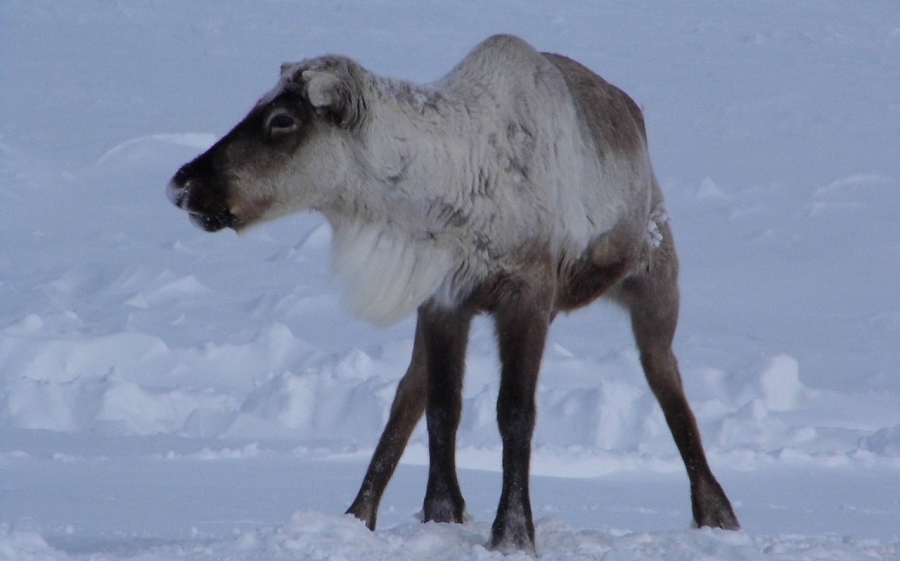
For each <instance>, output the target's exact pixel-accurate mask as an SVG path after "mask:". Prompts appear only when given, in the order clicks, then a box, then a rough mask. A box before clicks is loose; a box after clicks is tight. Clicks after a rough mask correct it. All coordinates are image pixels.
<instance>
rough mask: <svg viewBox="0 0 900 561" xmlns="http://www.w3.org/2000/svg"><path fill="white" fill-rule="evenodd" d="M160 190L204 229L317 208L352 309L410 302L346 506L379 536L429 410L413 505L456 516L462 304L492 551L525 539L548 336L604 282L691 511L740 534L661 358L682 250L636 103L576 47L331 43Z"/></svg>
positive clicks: (674, 369)
mask: <svg viewBox="0 0 900 561" xmlns="http://www.w3.org/2000/svg"><path fill="white" fill-rule="evenodd" d="M168 196H169V198H170V199H171V200H172V202H174V203H175V204H176V205H178V206H179V207H181V208H182V209H184V210H186V211H187V212H188V213H189V214H190V217H191V219H192V220H193V221H194V222H195V223H196V224H197V225H199V226H201V227H202V228H204V229H206V230H208V231H211V232H212V231H216V230H220V229H222V228H232V229H234V230H236V231H240V230H243V229H245V228H247V227H249V226H252V225H254V224H258V223H260V222H262V221H265V220H269V219H272V218H275V217H278V216H282V215H285V214H288V213H291V212H295V211H300V210H314V211H318V212H321V213H322V214H323V215H324V216H325V217H326V219H327V220H328V222H329V223H330V225H331V227H332V228H333V232H334V236H333V263H332V264H333V268H334V271H335V273H336V277H337V278H338V279H339V281H340V284H341V288H342V290H343V294H344V296H345V300H346V302H347V304H348V305H349V307H350V308H351V309H352V310H353V311H354V312H355V313H356V314H358V315H359V316H361V317H363V318H366V319H368V320H371V321H374V322H377V323H391V322H394V321H397V320H399V319H401V318H403V317H405V316H407V315H408V314H410V313H412V312H413V311H414V310H416V311H417V314H418V323H417V324H416V332H415V343H414V347H413V353H412V360H411V363H410V365H409V369H408V370H407V372H406V374H405V375H404V376H403V378H402V379H401V381H400V384H399V387H398V388H397V393H396V396H395V397H394V402H393V405H392V407H391V411H390V417H389V420H388V422H387V426H386V427H385V429H384V433H383V434H382V436H381V440H380V442H379V443H378V446H377V448H376V450H375V453H374V455H373V457H372V460H371V463H370V465H369V468H368V471H367V473H366V475H365V478H364V480H363V483H362V487H361V489H360V490H359V494H358V495H357V497H356V499H355V500H354V501H353V503H352V505H351V506H350V509H349V510H348V512H349V513H352V514H353V515H355V516H356V517H358V518H359V519H361V520H362V521H364V522H365V524H366V525H367V526H368V527H369V528H370V529H374V527H375V519H376V514H377V510H378V504H379V501H380V499H381V496H382V494H383V492H384V490H385V488H386V486H387V484H388V481H389V480H390V478H391V475H392V474H393V472H394V469H395V468H396V466H397V462H398V460H399V458H400V456H401V454H402V452H403V450H404V448H405V446H406V444H407V441H408V439H409V436H410V433H411V432H412V430H413V428H414V427H415V425H416V424H417V423H418V422H419V420H420V418H421V417H422V414H423V412H424V414H425V418H426V422H427V428H428V445H429V461H430V466H429V472H428V485H427V488H426V491H425V501H424V508H423V516H424V520H425V521H436V522H462V520H463V517H464V511H465V502H464V500H463V497H462V494H461V492H460V489H459V483H458V482H457V476H456V463H455V447H456V432H457V428H458V426H459V421H460V412H461V408H462V398H461V390H462V382H463V373H464V365H465V360H464V359H465V353H466V344H467V339H468V333H469V327H470V324H471V322H472V318H473V316H475V315H476V314H479V313H488V314H490V315H492V316H493V318H494V321H495V326H496V338H497V344H498V346H499V356H500V360H501V364H502V370H501V374H500V389H499V396H498V399H497V422H498V424H499V429H500V435H501V438H502V442H503V484H502V492H501V495H500V503H499V506H498V508H497V514H496V519H495V520H494V523H493V527H492V534H491V539H490V544H489V545H490V547H492V548H495V549H499V550H501V551H514V550H525V551H530V552H534V551H535V545H534V543H535V542H534V524H533V522H532V513H531V504H530V499H529V461H530V453H531V439H532V433H533V429H534V421H535V389H536V386H537V379H538V371H539V369H540V364H541V357H542V354H543V351H544V344H545V341H546V338H547V332H548V329H549V327H550V324H551V323H552V322H553V319H554V318H555V317H556V315H557V314H558V313H559V312H568V311H571V310H574V309H576V308H580V307H582V306H585V305H587V304H589V303H590V302H592V301H594V300H595V299H597V298H598V297H600V296H602V295H607V296H609V297H610V298H612V299H613V300H614V301H615V302H617V303H619V304H621V305H622V306H623V307H624V308H625V309H626V310H627V311H628V312H629V313H630V315H631V324H632V329H633V332H634V337H635V339H636V341H637V346H638V348H639V350H640V359H641V364H642V366H643V369H644V372H645V374H646V377H647V380H648V381H649V383H650V388H651V389H652V391H653V393H654V395H655V396H656V398H657V399H658V401H659V403H660V405H661V406H662V410H663V412H664V413H665V418H666V421H667V422H668V425H669V428H670V429H671V431H672V435H673V437H674V439H675V443H676V444H677V446H678V450H679V452H680V453H681V456H682V458H683V460H684V464H685V466H686V468H687V473H688V477H689V480H690V487H691V502H692V507H693V516H694V522H695V523H696V524H697V525H698V526H712V527H719V528H727V529H736V528H738V527H739V526H738V521H737V518H736V517H735V515H734V512H733V510H732V508H731V504H730V503H729V501H728V499H727V497H726V496H725V493H724V492H723V490H722V488H721V486H720V485H719V483H718V482H717V481H716V479H715V477H714V476H713V473H712V471H711V470H710V468H709V464H708V463H707V460H706V457H705V454H704V452H703V447H702V444H701V440H700V433H699V431H698V429H697V423H696V421H695V419H694V415H693V413H692V412H691V409H690V407H689V405H688V403H687V400H686V399H685V396H684V391H683V389H682V382H681V377H680V374H679V370H678V364H677V361H676V358H675V356H674V354H673V353H672V339H673V336H674V333H675V325H676V322H677V317H678V299H679V297H678V287H677V274H678V261H677V257H676V253H675V245H674V242H673V239H672V232H671V229H670V227H669V224H668V220H667V216H666V213H665V207H664V203H663V195H662V193H661V191H660V188H659V184H658V182H657V180H656V177H655V176H654V173H653V170H652V167H651V165H650V159H649V155H648V149H647V135H646V131H645V128H644V119H643V116H642V114H641V110H640V109H639V108H638V106H637V105H636V104H635V103H634V101H632V99H631V98H630V97H628V95H626V94H625V93H624V92H622V91H621V90H619V89H618V88H616V87H615V86H613V85H611V84H609V83H607V82H606V81H604V80H603V79H602V78H600V77H599V76H597V75H596V74H594V73H593V72H591V71H590V70H588V69H587V68H586V67H584V66H582V65H581V64H579V63H578V62H575V61H573V60H571V59H569V58H566V57H564V56H561V55H557V54H551V53H541V52H538V51H536V50H535V49H534V48H532V47H531V46H530V45H528V44H527V43H526V42H525V41H523V40H521V39H518V38H516V37H512V36H508V35H498V36H494V37H491V38H489V39H487V40H486V41H484V42H483V43H481V44H480V45H478V46H477V47H476V48H475V49H474V50H473V51H472V52H471V53H470V54H469V55H467V56H466V57H465V58H464V59H463V60H462V62H460V63H459V64H458V65H457V66H456V67H455V68H454V69H453V70H451V71H450V73H449V74H447V75H446V76H444V77H443V78H441V79H440V80H438V81H436V82H434V83H431V84H427V85H417V84H413V83H409V82H405V81H399V80H393V79H387V78H382V77H379V76H376V75H374V74H372V73H371V72H369V71H367V70H366V69H364V68H363V67H362V66H360V65H359V64H357V63H356V62H354V61H352V60H350V59H348V58H344V57H340V56H324V57H320V58H313V59H308V60H304V61H302V62H298V63H295V64H284V65H282V67H281V78H280V80H279V82H278V84H277V85H276V86H275V88H274V89H272V90H271V91H270V92H269V93H267V94H266V95H265V96H264V97H263V98H262V99H260V100H259V102H258V103H257V104H256V106H255V107H254V108H253V109H252V110H251V111H250V113H249V114H248V115H247V116H246V117H245V118H244V120H242V121H241V122H240V123H239V124H238V125H237V126H235V128H234V129H233V130H232V131H231V132H229V133H228V134H227V135H226V136H225V137H223V138H222V139H221V140H220V141H219V142H217V143H216V144H215V145H214V146H213V147H212V148H210V149H209V150H208V151H207V152H206V153H204V154H202V155H200V156H199V157H197V158H196V159H195V160H193V161H192V162H190V163H188V164H186V165H185V166H183V167H182V168H181V169H180V170H178V172H177V173H176V174H175V176H174V177H173V179H172V181H171V183H170V185H169V188H168Z"/></svg>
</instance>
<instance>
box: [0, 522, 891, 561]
mask: <svg viewBox="0 0 900 561" xmlns="http://www.w3.org/2000/svg"><path fill="white" fill-rule="evenodd" d="M536 534H537V540H538V543H539V544H541V546H540V547H539V556H540V558H541V559H544V560H548V561H554V560H566V561H572V560H591V559H610V560H612V559H614V560H616V561H638V560H641V561H644V560H648V559H694V560H709V561H718V560H721V559H730V560H746V561H756V560H763V559H766V560H780V561H801V560H808V559H823V560H824V559H827V560H834V561H840V560H849V559H871V560H873V561H878V560H888V559H896V556H897V555H898V553H900V551H898V550H897V544H892V543H885V542H882V541H879V540H856V539H853V538H839V537H835V538H826V539H822V538H814V539H811V538H807V537H804V536H772V537H762V536H757V537H753V536H749V535H747V534H745V533H742V532H724V531H717V530H710V529H704V530H700V531H697V530H681V531H675V532H665V533H656V534H650V533H642V532H640V533H631V532H596V531H574V530H572V529H571V528H569V527H568V526H566V525H565V524H563V523H562V522H560V521H558V520H555V519H546V518H545V519H542V520H539V521H538V522H537V524H536ZM489 535H490V527H489V526H488V525H487V524H483V523H482V524H473V523H467V524H462V525H452V524H434V523H430V524H406V525H401V526H398V527H395V528H392V529H390V530H387V531H379V532H374V533H373V532H370V531H369V530H368V529H367V528H366V527H365V526H364V525H363V524H362V523H361V522H360V521H359V520H356V519H355V518H352V517H349V516H342V517H337V516H327V515H324V514H319V513H315V512H309V511H299V512H296V513H294V514H293V515H292V516H291V517H290V520H288V521H287V522H286V523H285V524H284V525H282V526H278V527H274V528H264V529H261V530H256V531H252V532H245V533H242V534H241V535H239V536H237V537H236V538H234V539H233V540H229V541H224V542H212V543H206V544H204V545H196V546H178V545H175V546H161V547H156V548H152V549H150V550H149V551H145V552H142V553H140V554H139V555H137V556H134V557H131V556H128V557H124V558H128V559H141V560H144V561H154V560H169V559H176V558H177V559H185V560H192V559H196V560H201V559H203V560H205V559H212V558H216V559H233V560H235V561H241V560H244V561H253V560H266V561H276V560H279V559H305V560H310V561H319V560H321V561H325V560H328V561H350V560H358V559H366V560H371V561H378V560H385V561H388V560H389V561H417V560H423V561H424V560H427V561H443V560H446V561H451V560H453V561H458V560H473V561H475V560H487V559H496V560H498V561H499V560H504V559H509V560H519V559H520V560H523V561H525V560H529V559H532V557H530V556H528V555H525V554H523V553H517V554H512V555H504V554H502V553H497V552H492V551H489V550H487V549H485V547H484V544H485V543H486V542H487V540H488V537H489ZM0 556H6V557H5V558H7V559H16V560H17V561H37V560H42V561H64V560H71V559H79V558H81V557H80V556H77V555H68V554H66V553H64V552H62V551H59V550H56V549H54V548H52V547H51V546H49V545H48V544H47V542H46V541H44V540H43V538H41V537H40V535H38V534H36V533H34V532H28V531H16V530H10V529H8V528H3V527H0ZM91 559H93V560H95V561H107V560H108V561H112V560H115V559H123V557H121V556H119V555H117V554H104V553H95V554H92V555H91Z"/></svg>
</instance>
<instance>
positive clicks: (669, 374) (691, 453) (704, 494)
mask: <svg viewBox="0 0 900 561" xmlns="http://www.w3.org/2000/svg"><path fill="white" fill-rule="evenodd" d="M660 230H661V232H660V233H661V234H662V235H663V242H662V245H660V247H658V248H656V250H654V252H653V255H652V258H651V261H650V264H649V268H648V269H647V270H646V271H640V272H637V273H635V274H633V275H632V276H630V277H628V278H627V279H625V280H624V281H623V282H622V284H621V288H620V289H619V291H618V295H617V296H618V299H619V300H620V302H622V303H623V304H625V305H626V307H627V308H628V309H629V311H630V312H631V324H632V328H633V330H634V336H635V339H636V340H637V345H638V349H639V350H640V356H641V364H642V366H643V368H644V373H645V374H646V376H647V381H648V382H649V383H650V388H651V389H652V390H653V393H654V395H655V396H656V399H657V400H658V401H659V404H660V406H661V407H662V410H663V413H664V414H665V417H666V422H667V423H668V425H669V429H670V430H671V431H672V436H673V437H674V438H675V444H676V445H677V446H678V451H679V452H680V453H681V457H682V459H683V460H684V464H685V467H686V468H687V473H688V478H689V479H690V483H691V504H692V507H693V514H694V522H695V523H696V524H697V525H698V526H711V527H718V528H725V529H728V530H736V529H738V528H739V527H740V525H739V524H738V520H737V517H736V516H735V514H734V511H733V510H732V508H731V503H730V502H729V501H728V498H727V497H726V496H725V493H724V491H723V490H722V487H721V486H720V485H719V482H718V481H716V478H715V477H714V476H713V473H712V471H711V470H710V468H709V464H708V462H707V461H706V455H705V454H704V452H703V445H702V443H701V441H700V431H699V429H698V428H697V422H696V420H695V419H694V414H693V413H692V412H691V409H690V406H689V405H688V402H687V399H686V398H685V395H684V390H683V388H682V383H681V374H680V373H679V371H678V361H677V360H676V358H675V355H674V354H673V352H672V339H673V337H674V334H675V326H676V323H677V321H678V284H677V276H678V262H677V257H676V255H675V248H674V245H673V243H672V234H671V231H670V230H669V228H668V226H667V225H663V226H662V227H661V228H660Z"/></svg>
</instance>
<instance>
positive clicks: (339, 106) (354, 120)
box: [301, 68, 366, 128]
mask: <svg viewBox="0 0 900 561" xmlns="http://www.w3.org/2000/svg"><path fill="white" fill-rule="evenodd" d="M301 80H302V82H303V83H304V84H305V85H306V97H307V99H309V103H310V105H312V106H313V108H315V110H316V112H317V113H318V114H319V115H322V116H324V117H325V118H327V119H328V120H329V121H331V122H332V123H333V124H335V125H338V126H341V127H344V128H352V127H355V126H356V125H358V124H359V123H360V121H362V119H363V116H364V113H365V108H366V103H365V99H364V98H363V96H362V92H360V90H359V86H358V85H357V83H356V81H355V80H354V79H353V77H352V76H351V75H350V73H349V72H348V71H347V69H345V68H330V69H328V70H305V71H304V72H303V73H302V74H301Z"/></svg>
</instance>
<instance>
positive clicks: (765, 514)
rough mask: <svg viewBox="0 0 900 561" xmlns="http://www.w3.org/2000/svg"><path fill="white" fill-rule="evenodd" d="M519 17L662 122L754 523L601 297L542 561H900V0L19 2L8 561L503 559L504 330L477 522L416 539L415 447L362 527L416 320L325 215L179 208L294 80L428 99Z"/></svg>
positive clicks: (560, 414)
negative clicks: (693, 452)
mask: <svg viewBox="0 0 900 561" xmlns="http://www.w3.org/2000/svg"><path fill="white" fill-rule="evenodd" d="M499 31H503V32H510V33H515V34H518V35H521V36H522V37H524V38H526V39H527V40H529V41H530V42H532V43H533V44H534V45H536V46H537V47H539V48H541V49H543V50H549V51H557V52H561V53H564V54H567V55H569V56H572V57H574V58H576V59H578V60H580V61H582V62H584V63H585V64H587V65H588V66H590V67H592V68H593V69H595V70H597V71H598V72H599V73H601V74H602V75H603V76H604V77H606V78H607V79H609V80H610V81H612V82H614V83H616V84H617V85H619V86H621V87H622V88H624V89H625V90H626V91H628V92H629V93H630V94H631V95H632V96H633V97H634V98H635V99H636V100H637V101H638V103H639V104H640V105H641V106H642V107H643V108H644V110H645V113H646V117H647V123H648V128H649V132H650V137H651V152H652V154H653V157H654V162H655V166H656V170H657V173H658V175H659V176H660V179H661V181H662V183H663V185H664V189H665V191H666V193H667V200H668V206H669V211H670V214H671V215H672V217H673V224H674V228H675V233H676V236H677V241H678V244H679V248H680V253H681V259H682V263H683V266H682V271H683V273H682V288H683V311H682V320H681V324H680V329H679V334H678V338H677V352H678V354H679V357H680V360H681V365H682V370H683V374H684V377H685V383H686V386H687V390H688V396H689V398H690V400H691V402H692V404H693V406H694V410H695V412H696V413H697V415H698V417H699V420H700V423H701V428H702V431H703V435H704V439H705V443H706V447H707V450H708V452H709V456H710V460H711V462H712V464H713V468H714V470H715V471H716V473H717V474H718V476H719V479H720V480H721V481H722V483H723V485H724V487H725V489H726V491H727V492H728V494H729V496H730V497H731V499H732V501H733V502H734V503H735V506H736V508H737V510H738V514H739V516H740V518H741V522H742V524H743V527H744V530H743V531H741V532H722V531H713V530H709V529H702V530H692V529H690V528H689V524H690V517H691V516H690V504H689V499H688V489H687V478H686V477H685V475H684V472H683V468H682V466H681V463H680V460H679V459H678V457H677V452H676V450H675V447H674V445H673V443H672V441H671V437H670V436H669V433H668V430H667V428H666V427H665V423H664V420H663V418H662V414H661V412H660V410H659V408H658V406H657V405H656V404H655V402H654V400H653V398H652V396H651V395H650V393H649V391H648V389H647V387H646V383H645V382H644V380H643V378H642V374H641V371H640V367H639V365H638V362H637V357H636V352H635V350H634V347H633V345H632V342H631V338H630V333H629V329H628V326H627V323H626V320H625V317H624V316H623V315H622V314H621V313H619V311H618V310H616V309H614V308H612V307H611V306H609V305H605V304H600V305H596V306H594V307H592V308H590V309H588V310H584V311H580V312H577V313H574V314H572V315H571V316H568V317H562V318H560V319H559V320H557V322H556V324H555V325H554V326H553V331H552V334H551V335H552V340H551V342H550V345H549V348H548V351H547V354H546V358H545V363H544V368H543V372H542V383H541V386H540V389H539V420H538V428H537V433H536V437H535V453H534V462H533V472H534V478H533V479H534V480H533V495H534V496H533V504H534V509H535V516H536V518H537V520H538V523H537V524H538V531H537V532H538V542H539V545H538V547H539V551H540V553H541V555H542V557H543V558H544V559H608V560H625V561H627V560H634V559H650V560H657V559H754V560H755V559H840V560H845V559H898V558H900V375H898V374H900V344H898V342H900V288H898V286H900V285H898V279H900V6H898V4H897V3H896V2H895V1H894V0H871V1H866V2H814V1H795V0H791V1H785V0H759V1H754V2H732V1H728V2H721V1H713V0H685V1H683V2H678V3H664V2H654V3H647V2H643V3H624V2H594V1H586V0H557V1H555V2H531V1H526V0H497V1H491V2H475V1H460V0H435V1H431V2H421V3H416V2H410V1H403V0H379V1H376V2H365V1H352V0H342V1H339V2H331V1H325V0H315V1H310V2H299V1H273V2H255V1H251V0H226V1H222V2H178V1H175V0H148V1H142V2H137V1H135V2H129V1H122V2H115V3H114V2H107V1H104V0H82V1H80V2H53V1H50V0H38V1H35V0H4V1H3V2H2V4H0V111H2V113H0V559H9V560H17V561H18V560H38V559H49V560H70V559H94V560H104V561H111V560H121V559H140V560H151V559H176V558H177V559H192V560H193V559H198V560H200V559H202V560H213V559H242V560H267V559H347V560H350V559H443V560H453V561H456V560H462V559H494V558H500V557H501V556H500V555H499V554H496V553H493V552H489V551H487V550H485V549H484V548H483V544H484V543H485V541H486V540H487V536H488V534H489V525H490V522H491V521H492V519H493V513H494V508H495V506H496V501H497V498H498V496H499V488H500V481H499V465H500V461H499V437H498V434H497V430H496V428H495V422H494V399H495V395H496V390H497V376H496V369H497V364H496V357H495V351H494V349H493V347H492V335H491V326H490V324H489V323H488V322H487V321H483V320H482V321H479V322H477V323H476V325H475V329H474V332H473V336H472V343H471V351H470V353H471V354H470V357H469V361H468V370H469V372H468V377H467V381H466V389H465V395H466V403H465V405H466V410H465V414H464V418H463V423H462V428H461V430H460V435H459V464H460V467H461V468H462V469H461V473H460V477H461V482H462V486H463V491H464V493H465V495H466V498H467V501H468V507H469V512H470V514H471V516H472V521H471V522H470V523H467V524H465V525H461V526H448V525H434V524H427V525H423V524H420V523H418V522H416V520H415V515H416V513H417V511H418V509H419V508H420V505H421V499H422V495H423V493H424V484H425V478H426V475H427V471H426V467H425V465H426V460H427V451H426V440H425V435H424V432H423V431H422V427H419V430H418V431H417V432H416V434H415V436H414V438H413V442H412V443H411V445H410V448H409V450H408V451H407V454H406V456H405V457H404V460H403V464H402V465H401V467H400V469H399V470H398V473H397V475H396V477H395V479H394V481H393V483H392V486H391V487H390V488H389V491H388V494H387V496H386V497H385V499H384V502H383V505H382V510H381V516H380V518H379V529H378V530H377V531H376V532H374V533H371V532H368V531H367V530H366V529H365V528H364V527H363V526H362V525H361V524H360V523H358V522H357V521H356V520H355V519H352V518H348V517H345V516H343V515H342V514H341V513H342V512H343V511H344V510H345V509H346V507H347V506H348V504H349V502H350V501H351V500H352V498H353V496H354V495H355V493H356V489H357V485H358V483H359V482H360V480H361V477H362V473H363V471H364V470H365V466H366V462H367V461H368V457H369V455H370V454H371V451H372V448H373V446H374V444H375V442H376V440H377V437H378V435H379V434H380V431H381V428H382V425H383V422H384V421H385V418H386V414H387V409H388V406H389V404H390V400H391V398H392V396H393V391H394V388H395V385H396V382H397V380H398V378H399V376H400V375H401V374H402V373H403V371H404V369H405V367H406V362H407V360H408V357H409V354H410V350H411V347H412V341H411V339H412V331H413V322H412V320H406V321H403V322H401V323H400V324H399V325H397V326H394V327H392V328H390V329H378V328H375V327H372V326H369V325H366V324H364V323H362V322H360V321H358V320H355V319H353V318H352V317H350V316H349V315H348V314H347V313H346V312H345V311H344V310H343V308H342V306H341V303H340V301H339V300H338V299H337V297H336V293H335V291H334V287H332V286H331V285H330V284H329V272H328V252H329V244H330V232H329V230H328V228H327V226H325V225H324V224H323V222H322V220H321V219H320V218H319V217H316V216H296V217H291V218H287V219H284V220H282V221H280V222H276V223H272V224H269V225H266V226H264V227H261V228H258V229H255V230H252V231H251V232H249V233H247V234H246V235H243V236H240V237H237V236H235V235H233V234H231V233H220V234H216V235H210V234H206V233H203V232H201V231H200V230H198V229H195V228H193V227H192V226H191V225H190V224H189V223H188V220H187V219H186V217H185V216H184V214H183V213H182V212H180V211H178V210H177V209H175V208H174V207H172V206H171V204H170V203H169V202H168V201H167V200H166V198H165V196H164V187H165V184H166V182H167V181H168V178H169V177H170V176H171V174H172V173H173V172H174V171H175V170H176V169H177V168H178V166H179V165H181V164H182V163H184V162H186V161H188V160H189V159H190V158H192V157H193V156H194V155H196V154H197V153H198V152H200V151H202V150H203V149H205V148H206V147H208V146H209V145H210V144H212V143H213V142H214V141H215V139H216V138H218V137H219V136H220V135H222V134H224V133H225V132H226V131H227V130H228V129H229V128H230V127H231V126H232V125H233V124H234V123H236V122H237V120H238V119H239V118H240V117H242V116H243V114H244V113H245V112H246V110H247V109H248V108H249V107H250V106H251V105H252V103H253V102H254V101H255V100H256V99H257V97H258V96H259V95H260V94H262V93H263V92H264V91H266V90H267V89H268V88H270V87H271V86H272V85H273V84H274V82H275V80H276V77H277V71H278V67H279V65H280V63H281V62H283V61H290V60H298V59H300V58H304V57H307V56H313V55H318V54H324V53H327V52H335V53H341V54H346V55H349V56H352V57H354V58H356V59H357V60H358V61H360V62H361V63H363V64H364V65H366V66H367V67H369V68H370V69H372V70H374V71H376V72H379V73H382V74H386V75H391V76H398V77H404V78H409V79H413V80H416V81H429V80H433V79H436V78H438V77H440V76H441V75H442V74H443V73H444V72H446V71H447V70H449V69H450V67H451V66H452V65H453V64H454V63H455V62H457V61H458V60H459V59H460V58H461V57H462V56H463V55H464V54H465V53H466V52H467V51H468V50H469V49H470V48H471V47H472V46H474V45H475V44H476V43H477V42H479V41H480V40H482V39H483V38H485V37H487V36H488V35H490V34H492V33H495V32H499ZM513 557H516V556H513Z"/></svg>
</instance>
